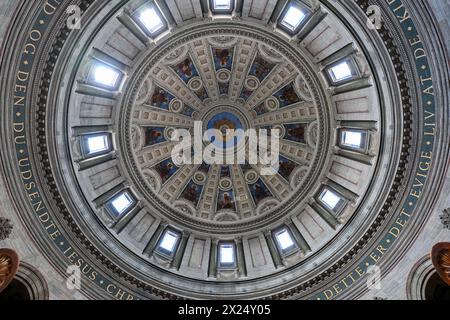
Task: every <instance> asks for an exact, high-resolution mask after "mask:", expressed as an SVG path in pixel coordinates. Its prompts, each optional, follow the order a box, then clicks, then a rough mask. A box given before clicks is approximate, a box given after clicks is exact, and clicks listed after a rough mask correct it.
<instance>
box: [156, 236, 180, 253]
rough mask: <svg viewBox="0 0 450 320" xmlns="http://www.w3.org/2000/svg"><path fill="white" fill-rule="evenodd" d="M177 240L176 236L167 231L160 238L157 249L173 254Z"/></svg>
mask: <svg viewBox="0 0 450 320" xmlns="http://www.w3.org/2000/svg"><path fill="white" fill-rule="evenodd" d="M179 239H180V236H179V235H178V234H176V233H174V232H172V231H170V230H167V231H166V232H165V233H164V235H163V237H162V240H161V242H160V244H159V248H160V249H162V250H163V251H165V252H167V253H169V254H173V253H174V252H175V247H176V245H177V243H178V240H179Z"/></svg>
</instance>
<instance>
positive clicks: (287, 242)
mask: <svg viewBox="0 0 450 320" xmlns="http://www.w3.org/2000/svg"><path fill="white" fill-rule="evenodd" d="M275 238H276V239H277V242H278V246H279V247H280V249H281V250H282V251H287V250H289V249H291V248H292V247H294V246H295V243H294V240H293V239H292V237H291V235H290V233H289V231H287V230H286V229H284V230H282V231H280V232H278V233H277V234H275Z"/></svg>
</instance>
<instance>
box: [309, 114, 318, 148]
mask: <svg viewBox="0 0 450 320" xmlns="http://www.w3.org/2000/svg"><path fill="white" fill-rule="evenodd" d="M318 138H319V124H318V122H317V121H314V122H313V123H311V124H310V125H309V126H308V134H307V142H308V145H309V146H310V147H311V148H315V147H316V144H317V139H318Z"/></svg>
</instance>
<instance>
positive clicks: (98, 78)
mask: <svg viewBox="0 0 450 320" xmlns="http://www.w3.org/2000/svg"><path fill="white" fill-rule="evenodd" d="M119 77H120V72H119V71H118V70H117V69H115V68H112V67H109V66H107V65H104V64H100V63H98V64H96V65H95V66H94V67H93V69H92V71H91V76H90V78H91V79H92V81H94V82H95V83H96V84H99V85H101V86H104V87H107V88H110V89H114V88H116V87H117V82H118V80H119Z"/></svg>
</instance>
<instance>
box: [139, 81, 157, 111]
mask: <svg viewBox="0 0 450 320" xmlns="http://www.w3.org/2000/svg"><path fill="white" fill-rule="evenodd" d="M152 89H153V82H152V80H151V79H150V78H149V79H147V80H145V81H144V83H143V84H142V87H141V89H140V90H139V94H138V96H137V98H136V105H142V104H144V103H147V102H149V101H150V100H151V94H152V91H153V90H152Z"/></svg>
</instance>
